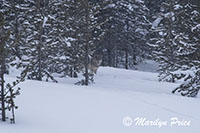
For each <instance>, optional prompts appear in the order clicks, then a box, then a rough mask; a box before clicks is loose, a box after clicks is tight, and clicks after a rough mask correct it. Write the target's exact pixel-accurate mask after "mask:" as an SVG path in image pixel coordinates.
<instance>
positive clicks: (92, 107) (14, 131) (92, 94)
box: [0, 67, 200, 133]
mask: <svg viewBox="0 0 200 133" xmlns="http://www.w3.org/2000/svg"><path fill="white" fill-rule="evenodd" d="M7 79H8V80H9V81H12V80H14V78H13V76H7ZM58 80H59V83H51V82H39V81H31V80H27V81H25V82H23V83H22V84H20V87H21V88H22V90H21V95H20V96H18V97H17V100H16V103H17V105H19V109H18V110H16V124H10V123H8V122H6V123H3V122H0V132H1V133H179V132H181V133H188V132H190V133H198V132H199V131H200V126H199V123H200V115H199V112H200V99H199V98H186V97H182V96H179V95H173V94H171V90H172V89H174V88H175V87H177V86H178V85H179V84H172V83H164V82H158V81H157V73H151V72H141V71H133V70H123V69H116V68H109V67H101V68H100V69H99V70H98V74H97V75H96V76H95V83H94V84H92V85H89V86H88V87H86V86H77V85H74V83H75V82H77V80H78V79H70V78H67V79H58ZM127 116H129V117H130V118H132V119H133V125H132V126H129V127H126V126H124V125H123V123H122V120H123V118H124V117H127ZM137 117H142V118H146V119H148V120H156V119H160V120H161V121H168V122H170V121H169V120H170V118H171V117H177V118H178V119H179V120H183V119H184V120H187V121H189V120H190V121H191V126H177V125H175V126H170V125H169V124H168V125H167V126H163V127H161V128H158V127H157V126H136V125H135V121H134V119H135V118H137Z"/></svg>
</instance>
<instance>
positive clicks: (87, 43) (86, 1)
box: [85, 0, 89, 85]
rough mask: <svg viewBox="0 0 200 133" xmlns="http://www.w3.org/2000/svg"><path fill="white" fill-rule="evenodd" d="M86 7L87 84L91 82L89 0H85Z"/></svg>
mask: <svg viewBox="0 0 200 133" xmlns="http://www.w3.org/2000/svg"><path fill="white" fill-rule="evenodd" d="M85 9H86V43H85V85H88V84H89V72H88V65H89V5H88V0H85Z"/></svg>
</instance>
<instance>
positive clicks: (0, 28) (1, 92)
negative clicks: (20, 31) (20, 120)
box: [0, 13, 28, 123]
mask: <svg viewBox="0 0 200 133" xmlns="http://www.w3.org/2000/svg"><path fill="white" fill-rule="evenodd" d="M9 35H10V34H9V32H8V31H7V30H6V29H5V28H4V17H3V15H2V14H1V13H0V87H1V89H0V103H1V107H0V110H1V120H2V121H6V119H7V117H6V114H7V112H8V111H11V118H10V121H11V123H15V114H14V110H15V109H17V108H18V107H17V106H16V105H15V101H14V99H15V98H16V96H17V95H19V94H20V93H19V90H20V88H17V89H15V88H14V87H15V86H16V85H18V84H19V83H20V82H23V81H24V79H25V77H26V71H27V70H24V71H23V72H22V73H21V75H20V76H19V77H17V80H16V81H14V82H13V83H12V84H10V83H7V84H6V83H5V72H6V71H5V70H6V65H7V64H8V63H9V62H10V59H9V58H8V53H9V52H10V51H11V49H10V48H11V47H10V46H8V45H7V44H6V41H7V40H8V38H9ZM27 68H28V67H27Z"/></svg>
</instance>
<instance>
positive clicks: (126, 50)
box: [125, 49, 128, 69]
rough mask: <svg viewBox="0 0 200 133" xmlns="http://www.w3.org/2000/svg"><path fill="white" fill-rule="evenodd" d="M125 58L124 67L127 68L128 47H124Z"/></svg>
mask: <svg viewBox="0 0 200 133" xmlns="http://www.w3.org/2000/svg"><path fill="white" fill-rule="evenodd" d="M125 52H126V57H125V58H126V59H125V68H126V69H128V49H126V51H125Z"/></svg>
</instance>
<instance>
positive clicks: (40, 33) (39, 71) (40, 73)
mask: <svg viewBox="0 0 200 133" xmlns="http://www.w3.org/2000/svg"><path fill="white" fill-rule="evenodd" d="M37 4H38V12H39V13H40V14H41V9H40V8H41V5H40V0H38V3H37ZM42 26H43V22H42V21H41V22H40V25H39V30H40V31H39V43H38V56H39V57H38V64H39V68H38V79H37V80H39V81H42V61H41V60H42V57H41V56H42V50H41V49H42V33H43V27H42Z"/></svg>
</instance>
